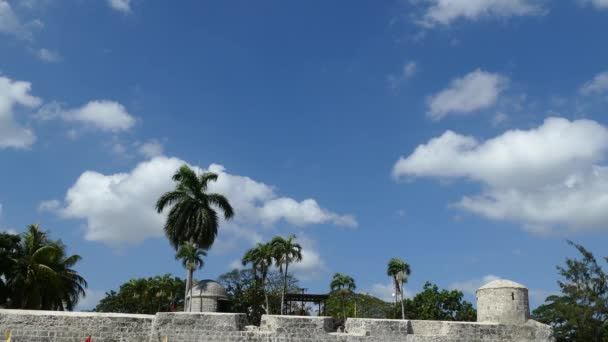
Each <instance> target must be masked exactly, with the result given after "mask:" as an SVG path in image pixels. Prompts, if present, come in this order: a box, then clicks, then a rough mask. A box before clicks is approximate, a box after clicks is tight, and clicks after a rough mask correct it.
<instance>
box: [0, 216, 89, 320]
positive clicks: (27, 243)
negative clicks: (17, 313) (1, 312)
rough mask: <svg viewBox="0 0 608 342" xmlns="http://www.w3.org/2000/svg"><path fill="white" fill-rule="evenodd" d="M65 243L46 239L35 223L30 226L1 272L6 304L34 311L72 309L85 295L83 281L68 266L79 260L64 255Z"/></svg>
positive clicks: (75, 257)
mask: <svg viewBox="0 0 608 342" xmlns="http://www.w3.org/2000/svg"><path fill="white" fill-rule="evenodd" d="M65 249H66V247H65V245H63V243H61V242H60V241H52V240H49V239H48V236H47V233H46V232H44V231H42V230H41V229H40V226H39V225H30V226H28V230H27V231H26V232H25V233H23V235H22V237H21V239H20V241H19V244H18V245H17V247H16V250H15V251H14V253H12V255H11V269H10V270H9V271H8V272H7V273H6V274H5V277H6V286H7V287H8V288H9V291H10V292H11V295H10V296H11V298H10V304H9V306H10V307H13V308H21V309H35V310H62V311H63V310H73V309H74V307H75V306H76V304H77V303H78V300H79V299H80V298H81V297H84V296H85V289H86V287H87V282H86V281H85V279H84V278H83V277H81V276H80V275H79V274H78V273H77V272H76V271H75V270H73V269H72V267H74V266H75V265H76V263H78V262H79V261H80V260H81V257H80V256H79V255H71V256H67V255H66V252H65Z"/></svg>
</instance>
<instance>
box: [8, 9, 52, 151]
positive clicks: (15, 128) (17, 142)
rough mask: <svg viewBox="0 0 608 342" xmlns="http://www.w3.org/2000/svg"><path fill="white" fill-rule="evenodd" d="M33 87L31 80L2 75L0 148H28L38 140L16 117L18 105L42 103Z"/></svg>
mask: <svg viewBox="0 0 608 342" xmlns="http://www.w3.org/2000/svg"><path fill="white" fill-rule="evenodd" d="M0 20H1V18H0ZM31 88H32V85H31V84H30V83H29V82H24V81H14V80H11V79H10V78H8V77H5V76H0V149H2V148H9V147H10V148H27V147H30V146H31V145H32V144H33V143H34V142H35V141H36V136H35V134H34V132H33V131H32V130H31V129H30V128H27V127H24V126H22V125H21V124H19V123H18V122H17V121H16V119H15V116H16V115H15V108H16V107H19V106H20V107H23V108H25V109H34V108H36V107H38V106H39V105H40V104H41V103H42V101H41V100H40V99H39V98H37V97H35V96H33V95H31V93H30V92H31Z"/></svg>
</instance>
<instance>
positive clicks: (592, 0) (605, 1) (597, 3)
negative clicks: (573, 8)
mask: <svg viewBox="0 0 608 342" xmlns="http://www.w3.org/2000/svg"><path fill="white" fill-rule="evenodd" d="M581 2H582V3H584V4H591V5H593V6H594V7H595V8H599V9H605V8H608V0H581Z"/></svg>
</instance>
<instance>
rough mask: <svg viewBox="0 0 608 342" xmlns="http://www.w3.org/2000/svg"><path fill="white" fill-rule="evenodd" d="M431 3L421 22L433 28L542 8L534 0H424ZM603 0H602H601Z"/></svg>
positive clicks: (529, 11)
mask: <svg viewBox="0 0 608 342" xmlns="http://www.w3.org/2000/svg"><path fill="white" fill-rule="evenodd" d="M423 1H424V3H427V4H429V6H428V7H427V8H426V10H425V14H424V16H423V18H422V19H421V20H420V22H419V23H420V24H421V25H423V26H425V27H428V28H431V27H434V26H437V25H450V24H452V23H453V22H455V21H457V20H459V19H466V20H471V21H476V20H479V19H482V18H492V17H494V18H509V17H518V16H530V15H539V14H542V13H543V10H542V8H541V7H540V6H539V5H538V4H537V1H534V0H423ZM600 1H602V0H600Z"/></svg>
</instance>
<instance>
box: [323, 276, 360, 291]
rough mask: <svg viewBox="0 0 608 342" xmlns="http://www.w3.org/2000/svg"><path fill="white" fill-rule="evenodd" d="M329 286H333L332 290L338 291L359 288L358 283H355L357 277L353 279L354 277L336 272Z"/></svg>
mask: <svg viewBox="0 0 608 342" xmlns="http://www.w3.org/2000/svg"><path fill="white" fill-rule="evenodd" d="M329 287H330V288H331V290H332V291H338V290H348V291H353V290H354V289H356V288H357V285H355V279H353V277H351V276H348V275H345V274H342V273H336V274H334V276H333V278H332V280H331V283H330V284H329Z"/></svg>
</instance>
